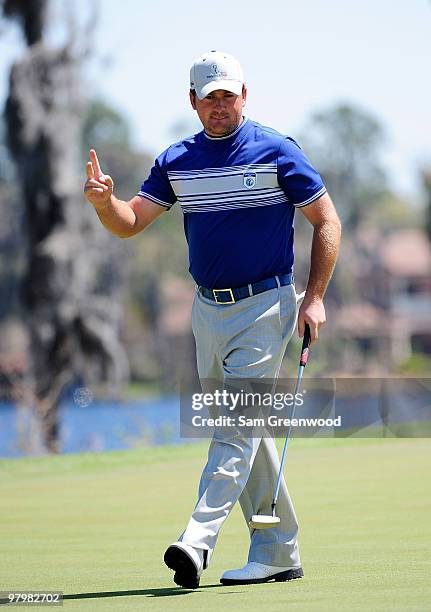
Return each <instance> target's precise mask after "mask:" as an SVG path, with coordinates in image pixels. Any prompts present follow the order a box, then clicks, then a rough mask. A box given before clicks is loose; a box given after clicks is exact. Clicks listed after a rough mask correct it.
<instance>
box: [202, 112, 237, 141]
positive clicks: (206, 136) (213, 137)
mask: <svg viewBox="0 0 431 612" xmlns="http://www.w3.org/2000/svg"><path fill="white" fill-rule="evenodd" d="M247 121H248V119H247V117H243V118H242V121H241V123H240V124H239V126H238V127H237V128H236V129H235V130H234V131H233V132H231V133H230V134H226V136H208V134H207V133H206V132H205V130H204V131H203V135H204V137H205V138H207V139H208V140H211V141H212V142H220V141H226V140H229V138H233V137H234V136H236V135H237V134H238V132H239V131H240V130H242V128H243V127H244V126H245V124H246V123H247Z"/></svg>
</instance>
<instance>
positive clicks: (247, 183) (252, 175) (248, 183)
mask: <svg viewBox="0 0 431 612" xmlns="http://www.w3.org/2000/svg"><path fill="white" fill-rule="evenodd" d="M242 176H243V183H244V187H247V189H253V187H254V186H255V185H256V180H257V176H256V172H244V174H243V175H242Z"/></svg>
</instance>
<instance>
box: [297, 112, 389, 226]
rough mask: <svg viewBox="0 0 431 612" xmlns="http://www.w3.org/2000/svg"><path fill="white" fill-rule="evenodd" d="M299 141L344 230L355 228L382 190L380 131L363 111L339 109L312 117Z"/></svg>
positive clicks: (383, 178)
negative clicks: (308, 155) (323, 183)
mask: <svg viewBox="0 0 431 612" xmlns="http://www.w3.org/2000/svg"><path fill="white" fill-rule="evenodd" d="M301 142H303V144H304V148H305V150H306V151H307V150H309V151H310V156H311V158H312V160H313V162H314V163H315V164H316V166H317V168H319V171H320V173H321V174H322V176H323V178H324V181H325V184H326V185H327V187H328V190H329V192H330V193H331V194H332V196H333V198H334V200H335V201H336V202H338V203H339V214H340V216H341V220H342V222H343V226H344V229H345V230H347V231H349V230H350V229H353V228H355V227H357V225H358V224H359V222H360V221H361V220H362V219H363V218H364V217H365V216H366V214H367V212H368V211H369V210H372V209H373V207H375V206H376V205H378V201H379V199H380V198H381V197H382V195H383V194H384V193H385V192H386V191H387V183H386V176H385V172H384V170H383V164H382V162H381V149H382V146H383V144H384V142H385V132H384V129H383V127H382V126H381V124H380V123H379V121H378V120H377V119H376V118H375V117H373V116H372V115H371V114H370V113H368V112H367V111H364V110H362V109H359V108H357V107H355V106H352V105H348V104H340V105H337V106H335V107H333V108H330V109H328V110H326V111H319V112H317V113H315V114H314V115H312V116H311V118H310V120H309V121H308V123H307V125H306V127H305V129H304V133H303V137H302V139H301Z"/></svg>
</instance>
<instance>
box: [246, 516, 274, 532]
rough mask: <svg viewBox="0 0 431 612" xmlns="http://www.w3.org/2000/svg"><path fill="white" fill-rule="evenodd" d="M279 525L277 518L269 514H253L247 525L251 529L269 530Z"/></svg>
mask: <svg viewBox="0 0 431 612" xmlns="http://www.w3.org/2000/svg"><path fill="white" fill-rule="evenodd" d="M279 523H280V519H279V518H278V516H272V515H269V514H253V516H252V517H251V519H250V520H249V522H248V524H249V525H250V527H251V528H252V529H270V528H271V527H276V526H277V525H278V524H279Z"/></svg>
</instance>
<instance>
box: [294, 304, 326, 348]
mask: <svg viewBox="0 0 431 612" xmlns="http://www.w3.org/2000/svg"><path fill="white" fill-rule="evenodd" d="M325 322H326V316H325V306H324V305H323V300H322V299H321V298H319V297H315V296H307V294H305V297H304V301H303V302H302V304H301V307H300V309H299V313H298V334H299V337H300V338H302V337H303V336H304V329H305V324H306V323H308V325H309V326H310V335H311V344H314V343H315V342H316V341H317V338H318V337H319V330H320V328H321V326H322V325H324V323H325Z"/></svg>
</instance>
